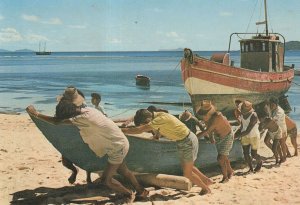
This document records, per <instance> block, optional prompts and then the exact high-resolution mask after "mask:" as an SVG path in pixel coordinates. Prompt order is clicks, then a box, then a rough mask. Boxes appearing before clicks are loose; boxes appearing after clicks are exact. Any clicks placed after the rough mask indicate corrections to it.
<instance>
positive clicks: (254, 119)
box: [239, 115, 258, 137]
mask: <svg viewBox="0 0 300 205" xmlns="http://www.w3.org/2000/svg"><path fill="white" fill-rule="evenodd" d="M257 120H258V119H257V116H256V115H252V116H251V119H250V122H249V125H248V127H247V129H246V130H245V131H244V132H241V134H240V136H239V137H243V136H245V135H247V134H249V133H250V132H251V130H252V128H253V127H254V125H255V124H256V123H257Z"/></svg>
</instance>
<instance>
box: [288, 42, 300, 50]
mask: <svg viewBox="0 0 300 205" xmlns="http://www.w3.org/2000/svg"><path fill="white" fill-rule="evenodd" d="M285 49H286V50H288V51H295V50H298V51H299V50H300V41H289V42H286V43H285Z"/></svg>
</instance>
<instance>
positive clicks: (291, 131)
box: [285, 115, 298, 156]
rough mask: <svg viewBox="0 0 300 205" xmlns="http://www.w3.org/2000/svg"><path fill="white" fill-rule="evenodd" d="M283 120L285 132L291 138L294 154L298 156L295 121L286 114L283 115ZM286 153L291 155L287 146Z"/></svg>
mask: <svg viewBox="0 0 300 205" xmlns="http://www.w3.org/2000/svg"><path fill="white" fill-rule="evenodd" d="M285 122H286V127H287V134H288V136H289V137H290V138H291V143H292V145H293V147H294V150H295V151H294V156H298V150H297V146H298V144H297V125H296V123H295V122H294V121H293V120H292V119H291V118H289V117H288V116H287V115H285ZM287 155H288V156H291V153H290V152H289V150H288V148H287Z"/></svg>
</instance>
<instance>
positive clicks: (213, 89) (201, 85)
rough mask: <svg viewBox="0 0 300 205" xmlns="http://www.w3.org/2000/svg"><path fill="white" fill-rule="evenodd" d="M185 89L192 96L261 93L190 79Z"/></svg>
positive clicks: (185, 84)
mask: <svg viewBox="0 0 300 205" xmlns="http://www.w3.org/2000/svg"><path fill="white" fill-rule="evenodd" d="M184 86H185V89H186V90H187V91H188V93H189V94H190V95H199V94H201V95H214V94H215V95H226V94H231V95H236V94H256V93H259V92H254V91H249V90H244V89H239V88H235V87H230V86H226V85H221V84H218V83H213V82H210V81H206V80H202V79H198V78H193V77H190V78H188V79H187V80H186V81H185V83H184Z"/></svg>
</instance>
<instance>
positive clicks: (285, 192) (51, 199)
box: [0, 114, 300, 205]
mask: <svg viewBox="0 0 300 205" xmlns="http://www.w3.org/2000/svg"><path fill="white" fill-rule="evenodd" d="M298 138H299V135H298ZM0 140H1V143H0V173H1V174H0V177H1V178H0V194H1V196H0V199H1V204H3V205H5V204H69V203H72V204H77V203H78V204H93V203H95V201H97V200H98V204H122V202H123V199H122V198H118V197H117V196H114V194H113V192H111V191H109V190H107V189H106V188H105V187H101V186H100V187H97V188H88V187H87V185H86V181H85V172H84V171H83V170H80V172H79V174H78V178H77V181H76V184H75V185H70V184H69V183H68V181H67V178H68V177H69V175H70V172H69V170H67V169H66V168H64V167H63V166H62V164H61V162H60V157H61V156H60V153H59V152H58V151H57V150H56V149H55V148H54V147H53V146H52V145H51V144H50V143H49V142H48V141H47V140H46V138H45V137H44V136H43V135H42V134H41V132H40V131H39V130H38V128H37V127H36V126H35V125H34V123H33V122H32V121H31V119H29V116H28V115H26V114H22V115H8V114H0ZM298 141H299V139H298ZM288 145H289V148H290V151H291V153H293V149H292V148H291V145H290V139H288ZM259 152H260V154H261V155H262V156H264V157H265V158H266V160H265V163H264V165H263V168H262V170H261V171H260V172H258V173H255V174H249V175H243V173H244V172H246V171H247V168H245V167H244V168H241V166H239V168H237V167H235V168H236V169H235V176H234V177H233V178H232V179H231V180H230V181H229V182H228V183H226V184H220V183H218V182H219V181H220V180H221V178H222V176H221V174H220V172H219V168H216V171H215V172H209V173H206V174H207V175H209V176H211V177H212V179H213V180H214V181H215V182H216V183H215V184H213V185H212V186H211V189H212V194H209V195H206V196H199V194H198V193H199V191H200V188H198V187H193V188H192V189H191V191H180V190H174V189H170V188H161V189H160V188H154V187H149V188H148V189H149V190H150V197H149V199H148V200H146V201H139V202H135V203H134V204H143V205H148V204H149V205H150V204H154V205H160V204H163V205H166V204H169V205H171V204H172V205H173V204H180V205H181V204H193V205H196V204H242V205H247V204H249V205H250V204H256V205H259V204H272V205H274V204H278V205H279V204H300V194H299V193H300V186H299V185H300V174H299V173H300V160H299V157H292V158H288V160H287V161H286V162H285V163H283V164H282V165H281V166H274V159H271V158H270V157H271V156H272V153H271V151H270V150H268V149H267V148H266V147H265V146H264V144H263V143H261V149H260V151H259ZM216 173H217V174H216ZM92 178H93V180H95V179H96V178H97V175H96V174H93V175H92ZM87 197H94V201H90V202H89V201H87V200H86V199H84V198H87ZM76 200H77V202H76Z"/></svg>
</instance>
